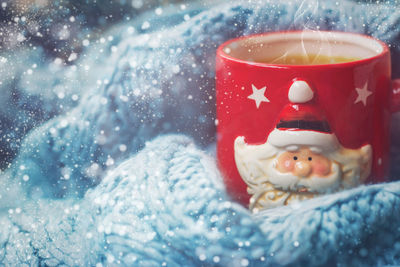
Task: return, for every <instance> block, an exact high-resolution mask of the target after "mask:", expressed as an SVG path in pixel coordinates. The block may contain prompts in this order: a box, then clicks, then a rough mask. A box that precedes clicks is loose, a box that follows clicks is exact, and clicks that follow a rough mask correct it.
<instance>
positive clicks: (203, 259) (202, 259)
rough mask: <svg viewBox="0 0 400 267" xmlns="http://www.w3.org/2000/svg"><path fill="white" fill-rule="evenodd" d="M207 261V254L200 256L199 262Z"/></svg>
mask: <svg viewBox="0 0 400 267" xmlns="http://www.w3.org/2000/svg"><path fill="white" fill-rule="evenodd" d="M206 259H207V257H206V255H205V254H200V255H199V260H201V261H205V260H206Z"/></svg>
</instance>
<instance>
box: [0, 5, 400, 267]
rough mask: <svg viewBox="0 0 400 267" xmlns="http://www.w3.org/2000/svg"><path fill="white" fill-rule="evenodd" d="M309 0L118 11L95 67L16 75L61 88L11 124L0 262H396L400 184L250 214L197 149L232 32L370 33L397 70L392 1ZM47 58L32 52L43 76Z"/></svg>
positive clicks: (209, 132) (0, 201) (94, 57)
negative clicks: (130, 15)
mask: <svg viewBox="0 0 400 267" xmlns="http://www.w3.org/2000/svg"><path fill="white" fill-rule="evenodd" d="M304 3H311V5H306V6H305V5H304ZM315 3H316V2H315V1H308V2H303V1H285V2H284V3H280V1H278V0H276V1H259V2H258V1H250V2H249V1H237V2H230V3H229V4H226V3H222V4H218V5H214V6H210V7H208V8H205V7H201V6H199V7H194V8H193V9H191V10H187V11H184V12H183V11H180V12H176V13H171V14H169V15H166V16H165V17H163V18H162V19H161V20H160V21H162V22H163V23H160V24H158V25H157V24H155V26H154V28H150V30H149V31H148V32H144V33H139V32H135V33H133V34H132V33H131V32H132V31H131V27H132V25H128V24H122V25H119V26H117V27H115V28H114V29H112V32H114V33H115V32H117V33H115V38H114V39H113V41H112V42H110V43H107V44H104V45H99V46H100V47H101V48H103V49H104V51H106V52H105V53H104V54H103V53H102V52H99V51H100V50H101V49H100V50H97V49H98V46H96V47H95V48H92V49H93V51H88V54H90V55H91V57H90V59H82V63H83V64H82V66H83V68H85V66H90V67H92V70H91V72H89V73H88V74H86V73H81V72H79V71H78V72H74V73H73V74H71V75H74V76H73V77H74V79H75V81H76V80H77V81H81V83H78V84H75V83H73V82H71V81H70V80H68V79H64V78H62V77H64V76H63V74H67V73H68V72H67V70H69V69H68V68H67V67H65V68H64V67H60V68H58V69H57V73H58V74H57V75H54V76H53V77H49V83H50V84H52V85H49V86H50V87H43V86H40V84H41V83H42V82H43V81H42V79H36V80H35V79H33V78H27V77H24V78H23V79H27V80H26V81H31V84H30V86H22V85H24V84H25V85H26V83H21V84H20V85H21V86H17V88H16V90H17V91H18V90H19V91H18V92H20V93H21V96H24V95H27V94H28V92H29V89H31V90H33V91H35V90H34V89H35V88H37V92H39V91H40V90H39V88H52V89H54V88H58V87H56V85H60V84H61V85H65V87H64V88H67V89H68V88H70V90H69V89H68V90H67V91H66V92H64V93H65V95H67V96H68V98H59V97H58V98H56V99H54V97H53V96H52V95H49V97H46V96H45V95H44V97H41V98H40V99H39V100H38V101H37V102H35V101H33V102H34V103H36V104H37V106H41V107H43V109H42V110H43V116H40V117H39V118H36V119H37V120H35V121H36V122H38V123H41V122H44V121H46V122H45V123H44V124H42V125H41V126H39V127H35V128H34V129H33V131H31V132H30V133H29V134H28V135H26V136H25V133H24V134H20V133H18V132H17V131H16V132H15V134H16V135H18V134H20V135H19V136H20V138H23V141H22V145H21V147H20V148H18V149H16V153H17V156H16V158H15V159H14V161H13V163H12V164H11V166H10V168H9V169H8V170H7V171H6V172H4V173H2V174H1V176H0V229H1V230H0V262H1V263H3V264H4V265H7V266H13V265H23V264H26V265H49V266H54V265H68V266H71V265H75V266H76V265H78V266H87V265H96V264H98V263H101V264H102V265H110V266H112V265H128V266H132V265H133V266H135V265H137V266H163V265H166V266H265V265H270V266H276V265H285V266H299V265H301V266H327V265H333V266H335V265H344V266H359V265H365V266H371V265H372V266H375V265H396V264H400V243H399V240H400V231H399V225H400V212H399V209H400V208H399V207H400V205H399V193H400V182H392V183H386V184H380V185H369V186H362V187H359V188H356V189H354V190H349V191H345V192H341V193H337V194H334V195H327V196H324V197H321V198H318V199H313V200H309V201H305V202H302V203H300V204H297V205H292V206H288V207H281V208H275V209H273V210H269V211H265V212H261V213H259V214H257V215H251V214H250V213H249V212H248V211H247V210H246V209H245V208H244V207H242V206H241V205H239V204H237V203H235V202H232V201H231V200H230V198H229V194H228V193H227V192H226V191H225V188H224V185H223V182H222V178H221V176H220V174H219V172H218V170H217V168H216V166H215V159H214V157H212V156H209V155H207V154H206V153H205V152H203V151H204V150H205V149H207V148H210V147H211V149H212V147H213V144H214V141H215V140H214V138H215V91H214V90H215V89H214V83H215V81H214V75H215V70H214V60H215V50H216V47H217V46H218V45H219V44H221V43H222V42H224V41H226V40H228V39H231V38H234V37H238V36H242V35H247V34H251V33H261V32H267V31H276V30H286V29H304V28H310V29H313V28H315V27H318V28H319V29H332V30H345V31H350V32H361V33H366V34H370V35H373V36H375V37H377V38H379V39H381V40H383V41H385V42H387V43H389V44H390V45H391V48H392V52H393V53H392V55H393V74H394V76H395V77H398V75H399V74H400V66H399V65H398V64H399V62H400V57H399V55H400V54H399V51H400V49H399V47H398V44H399V41H400V39H399V32H400V27H398V26H399V17H400V10H399V9H398V8H397V7H395V6H393V5H385V4H379V5H378V4H357V3H355V2H347V1H342V2H340V4H339V5H338V4H336V3H335V2H331V1H326V2H322V1H321V2H319V5H318V8H312V7H314V6H313V4H315ZM149 21H150V22H152V21H157V20H156V19H154V20H149ZM154 23H155V22H154ZM108 35H109V33H106V34H105V36H108ZM111 47H115V48H113V49H112V50H113V51H114V52H111ZM26 53H27V54H26V57H30V55H31V54H30V53H31V52H26ZM22 62H23V61H21V64H22ZM78 65H79V64H78ZM50 67H51V65H46V64H43V66H41V73H42V75H45V74H46V70H47V69H48V68H50ZM36 77H37V76H36ZM32 79H33V80H32ZM80 87H81V88H80ZM38 94H39V93H38ZM73 95H76V96H77V97H78V98H76V97H74V98H72V96H73ZM22 99H24V98H22ZM71 99H72V100H73V99H76V100H73V101H71ZM33 100H35V99H33ZM24 101H25V102H26V103H30V101H29V98H26V99H25V100H24ZM5 103H6V101H5ZM59 105H63V106H64V107H65V110H60V109H58V108H57V107H59ZM22 107H24V108H26V106H25V105H21V108H18V107H14V109H13V110H14V111H15V112H21V110H22ZM32 107H33V106H32ZM1 108H3V107H0V109H1ZM23 112H24V111H23ZM56 115H58V116H57V117H54V116H56ZM46 116H47V117H46ZM52 117H54V118H53V119H50V118H52ZM395 119H396V118H395ZM10 124H12V122H10ZM34 124H35V125H36V123H34ZM394 125H395V127H393V136H394V138H395V140H394V142H393V143H394V144H395V145H394V146H393V147H392V150H393V155H394V157H393V159H394V160H393V161H394V164H393V165H392V166H393V167H392V179H393V180H395V178H396V177H400V172H399V171H398V167H396V162H398V158H396V156H397V155H400V153H398V152H397V151H396V149H398V147H399V146H396V145H398V144H397V142H398V141H397V139H396V136H397V135H398V134H399V133H400V131H398V126H396V125H400V123H398V122H397V123H395V124H394ZM2 130H3V128H2ZM13 131H15V129H14V130H10V134H13ZM170 133H180V134H184V135H167V134H170ZM185 135H186V136H190V138H188V137H186V136H185ZM157 136H160V137H157ZM154 138H156V139H155V140H153V139H154ZM150 140H153V141H151V142H150ZM139 151H140V152H139Z"/></svg>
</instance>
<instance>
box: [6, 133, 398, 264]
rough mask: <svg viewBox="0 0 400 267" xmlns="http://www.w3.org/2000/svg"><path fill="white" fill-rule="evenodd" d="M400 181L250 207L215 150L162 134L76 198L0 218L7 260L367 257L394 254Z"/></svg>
mask: <svg viewBox="0 0 400 267" xmlns="http://www.w3.org/2000/svg"><path fill="white" fill-rule="evenodd" d="M399 190H400V183H399V182H396V183H389V184H382V185H374V186H364V187H360V188H357V189H354V190H350V191H346V192H342V193H338V194H335V195H330V196H325V197H322V198H318V199H314V200H308V201H305V202H302V203H300V204H298V205H295V206H293V205H292V206H288V207H282V208H276V209H273V210H268V211H266V212H261V213H259V214H257V215H256V216H254V215H251V214H250V213H249V211H248V210H246V209H245V208H244V207H242V206H240V205H239V204H237V203H234V202H231V201H230V199H229V196H228V195H227V193H226V192H225V190H224V186H223V184H222V180H221V178H220V177H219V175H218V171H217V169H216V166H215V163H214V159H213V158H211V157H210V156H207V155H206V154H205V153H204V152H201V151H200V150H198V149H197V148H196V147H195V145H194V144H193V143H192V142H191V141H190V140H189V139H188V138H186V137H184V136H166V137H160V138H157V139H156V140H154V141H152V142H150V143H148V144H147V145H146V147H145V148H144V149H143V150H142V151H141V152H140V153H139V154H138V155H136V156H134V157H132V158H131V159H128V160H127V161H125V162H123V163H121V164H120V165H119V166H118V167H117V168H115V169H113V170H110V172H109V173H108V174H107V175H106V177H105V178H104V179H103V181H102V182H101V183H100V184H99V185H98V186H97V187H95V188H94V189H90V190H89V191H88V192H87V193H86V195H85V197H84V198H83V199H82V200H68V201H66V200H52V201H50V202H49V201H45V200H39V202H38V203H37V204H35V203H32V202H30V203H28V204H26V205H24V206H22V207H17V208H14V209H10V210H8V213H6V214H3V216H2V217H1V218H0V225H1V229H2V231H1V235H0V259H1V261H2V262H3V264H5V265H10V266H11V265H15V264H16V263H19V264H22V263H26V264H27V265H40V266H43V265H49V266H54V265H69V266H73V265H80V266H88V265H91V266H94V265H96V266H100V265H98V264H102V265H101V266H105V265H107V266H114V265H115V266H117V265H118V266H119V265H122V266H265V265H267V266H277V265H284V266H329V265H332V266H335V265H341V266H362V265H365V266H372V265H387V264H398V263H399V260H400V242H399V240H400V231H399V229H398V227H399V225H400V205H399V204H400V195H399Z"/></svg>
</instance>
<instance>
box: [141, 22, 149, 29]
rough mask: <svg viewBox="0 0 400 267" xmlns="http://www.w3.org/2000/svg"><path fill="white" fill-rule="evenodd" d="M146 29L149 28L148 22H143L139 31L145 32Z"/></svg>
mask: <svg viewBox="0 0 400 267" xmlns="http://www.w3.org/2000/svg"><path fill="white" fill-rule="evenodd" d="M148 28H150V22H148V21H145V22H143V24H142V27H141V29H142V30H147V29H148Z"/></svg>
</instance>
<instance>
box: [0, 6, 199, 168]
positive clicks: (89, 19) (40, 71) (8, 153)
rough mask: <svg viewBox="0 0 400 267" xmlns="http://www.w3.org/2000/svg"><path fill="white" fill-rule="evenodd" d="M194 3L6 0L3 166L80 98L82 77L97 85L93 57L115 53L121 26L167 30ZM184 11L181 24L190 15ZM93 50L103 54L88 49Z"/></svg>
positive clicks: (1, 36) (1, 70)
mask: <svg viewBox="0 0 400 267" xmlns="http://www.w3.org/2000/svg"><path fill="white" fill-rule="evenodd" d="M191 2H193V1H183V0H2V1H0V95H1V97H0V171H1V170H4V169H5V168H7V167H8V166H9V165H10V164H11V162H12V160H13V158H14V157H15V155H16V153H17V151H18V148H19V146H20V144H21V140H22V139H23V137H24V136H25V135H26V134H27V132H28V131H29V130H31V129H32V128H33V127H35V126H37V125H40V124H42V123H43V122H44V121H47V120H49V119H50V118H52V117H54V116H56V115H58V114H60V113H64V112H66V111H68V110H69V109H71V108H72V107H74V106H75V105H76V104H77V103H78V100H79V98H80V96H81V93H82V92H81V90H80V89H81V88H84V84H82V83H81V82H80V81H82V80H84V81H86V83H87V84H89V83H95V82H96V77H93V73H94V72H93V71H91V70H89V66H90V65H91V64H89V63H88V61H91V62H93V60H96V59H99V57H101V54H102V53H103V55H104V57H105V55H106V54H108V53H112V52H113V49H115V47H114V46H113V44H116V43H117V42H118V41H119V38H120V37H121V32H120V30H119V28H118V26H116V25H118V24H121V23H122V22H124V24H125V25H126V24H132V26H131V27H129V28H128V33H125V34H137V33H143V32H150V31H151V30H152V28H155V27H157V28H160V25H162V23H163V19H162V17H163V15H164V14H165V13H167V11H168V10H170V9H176V8H178V11H179V9H180V10H182V12H183V11H185V12H187V11H188V9H190V8H192V7H191V5H190V3H191ZM205 3H206V1H201V5H203V4H205ZM196 6H197V9H196V10H198V6H199V3H198V4H196ZM193 12H194V13H196V12H197V11H195V10H194V11H193ZM170 13H172V12H170ZM177 16H178V17H177V18H176V21H177V23H178V22H179V21H182V20H183V19H185V18H183V16H182V18H180V17H179V12H178V15H177ZM157 18H158V19H157ZM169 21H171V18H169ZM113 27H115V29H113ZM114 32H115V34H113V33H114ZM105 33H107V34H105ZM94 46H97V49H93V47H94ZM89 47H90V48H91V49H90V51H96V53H97V54H96V55H93V54H92V55H89V54H87V51H88V50H89V49H88V48H89ZM92 53H93V52H92ZM78 62H79V63H78ZM85 62H86V63H87V64H85Z"/></svg>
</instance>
